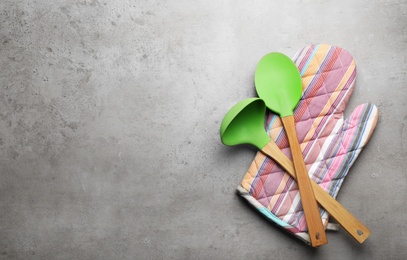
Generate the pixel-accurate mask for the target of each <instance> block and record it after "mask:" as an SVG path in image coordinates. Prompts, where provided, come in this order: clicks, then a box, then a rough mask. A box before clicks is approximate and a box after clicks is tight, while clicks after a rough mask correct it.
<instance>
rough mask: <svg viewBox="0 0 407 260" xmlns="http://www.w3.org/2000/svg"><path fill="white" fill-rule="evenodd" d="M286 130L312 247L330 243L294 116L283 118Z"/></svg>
mask: <svg viewBox="0 0 407 260" xmlns="http://www.w3.org/2000/svg"><path fill="white" fill-rule="evenodd" d="M281 120H282V121H283V125H284V129H285V131H286V133H287V137H288V142H289V143H290V148H291V154H292V156H293V163H294V169H295V172H296V174H297V184H298V189H299V190H300V196H301V202H302V207H303V209H304V215H305V221H306V222H307V226H308V233H309V235H310V240H311V245H312V246H313V247H316V246H320V245H324V244H327V243H328V240H327V237H326V234H325V228H324V225H323V224H322V220H321V213H320V212H319V209H318V204H317V201H316V199H315V195H314V191H313V190H312V186H311V181H310V179H309V176H308V171H307V168H306V167H305V163H304V158H303V157H302V151H301V148H300V145H299V143H298V138H297V132H296V130H295V124H294V116H292V115H291V116H286V117H282V118H281Z"/></svg>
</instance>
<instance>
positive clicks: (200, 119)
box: [0, 0, 407, 259]
mask: <svg viewBox="0 0 407 260" xmlns="http://www.w3.org/2000/svg"><path fill="white" fill-rule="evenodd" d="M310 43H328V44H334V45H338V46H341V47H343V48H345V49H347V50H348V51H349V52H350V53H351V54H352V55H353V56H354V57H355V59H356V61H357V64H358V76H357V86H356V89H355V92H354V95H353V96H352V98H351V102H350V104H349V106H348V110H347V112H346V113H347V114H350V111H351V110H352V109H353V108H354V107H356V105H358V104H360V103H363V102H373V103H375V104H376V105H377V106H378V107H379V112H380V119H379V123H378V126H377V128H376V131H375V133H374V135H373V137H372V139H371V141H370V143H369V145H368V146H367V147H366V149H365V150H364V151H363V152H362V154H361V156H360V157H359V159H358V160H357V162H356V163H355V165H354V166H353V168H352V169H351V172H350V174H349V176H348V178H347V179H346V181H345V183H344V185H343V188H342V190H341V192H340V194H339V197H338V200H339V201H340V202H341V203H342V204H343V205H345V206H346V207H347V208H348V209H349V210H350V211H351V212H352V213H353V214H354V215H356V216H357V217H358V218H360V219H361V220H362V222H364V223H365V224H366V225H367V226H368V227H369V228H370V229H371V230H372V235H371V237H370V238H369V239H368V240H367V241H366V242H365V243H364V244H362V245H359V244H358V243H356V242H355V241H354V240H353V239H352V238H351V237H350V236H349V235H347V233H346V232H345V231H344V230H340V231H339V232H337V233H329V234H328V238H329V244H328V245H326V246H323V247H321V248H319V249H312V248H310V247H308V246H306V245H304V244H302V242H300V241H298V240H296V239H294V238H292V237H291V236H289V235H287V234H285V233H283V232H282V231H280V230H279V229H278V228H277V227H276V226H274V225H273V224H271V223H269V222H267V221H266V220H264V219H263V218H262V217H261V216H260V215H258V214H257V213H256V212H255V211H254V210H252V209H251V208H250V207H249V206H248V205H247V204H246V203H245V202H244V201H243V200H241V199H240V198H239V197H238V196H237V195H236V194H235V187H236V186H237V185H238V184H239V183H240V181H241V179H242V177H243V175H244V173H245V172H246V170H247V168H248V166H249V164H250V162H251V161H252V159H253V157H254V154H255V151H254V150H253V149H248V148H247V147H233V148H230V147H225V146H223V145H222V144H221V142H220V139H219V125H220V122H221V120H222V118H223V116H224V114H225V113H226V111H227V110H228V109H229V108H230V107H231V106H233V105H234V104H235V103H236V102H237V101H239V100H242V99H244V98H247V97H252V96H255V91H254V87H253V75H254V68H255V66H256V63H257V62H258V60H259V59H260V58H261V57H262V56H263V55H264V54H266V53H268V52H271V51H280V52H284V53H285V54H287V55H289V56H293V55H294V54H295V52H296V51H298V50H299V49H300V48H302V47H303V46H305V45H307V44H310ZM406 64H407V1H405V0H404V1H390V0H387V1H386V0H382V1H367V0H365V1H353V0H343V1H307V0H304V1H289V3H287V1H270V0H267V1H266V0H260V1H241V0H234V1H232V0H229V1H201V0H196V1H186V0H180V1H158V0H156V1H141V0H118V1H97V0H52V1H51V0H37V1H35V0H25V1H23V0H1V1H0V77H1V78H0V86H1V90H0V259H405V258H406V255H407V224H406V219H407V213H406V199H407V189H406V188H407V184H406V183H407V179H406V176H407V175H406V173H405V171H406V168H407V162H406V158H407V140H406V139H407V128H406V124H407V109H406V103H407V91H406V82H407V75H406V72H407V69H406Z"/></svg>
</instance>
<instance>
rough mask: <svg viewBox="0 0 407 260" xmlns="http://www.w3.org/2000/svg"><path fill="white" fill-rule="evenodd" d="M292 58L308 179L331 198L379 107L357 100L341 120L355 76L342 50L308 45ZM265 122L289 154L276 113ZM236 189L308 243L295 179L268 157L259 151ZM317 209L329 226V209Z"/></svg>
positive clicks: (297, 118) (351, 62)
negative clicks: (296, 72)
mask: <svg viewBox="0 0 407 260" xmlns="http://www.w3.org/2000/svg"><path fill="white" fill-rule="evenodd" d="M293 60H294V62H295V64H296V65H297V67H298V69H299V71H300V74H301V77H302V84H303V96H302V98H301V100H300V102H299V104H298V106H297V107H296V109H295V111H294V117H295V122H296V130H297V134H298V141H299V142H300V146H301V149H302V152H303V157H304V161H305V164H306V166H307V170H308V173H309V176H310V178H311V179H312V180H314V181H315V182H316V183H318V185H319V186H320V187H321V188H323V189H324V190H325V191H327V192H328V193H329V194H330V195H331V196H332V197H334V198H335V197H336V196H337V194H338V191H339V189H340V187H341V185H342V183H343V180H344V178H345V176H346V175H347V173H348V171H349V168H350V167H351V166H352V164H353V163H354V162H355V160H356V158H357V156H358V155H359V153H360V152H361V150H362V148H363V147H364V146H365V145H366V143H367V141H368V140H369V138H370V136H371V134H372V132H373V130H374V128H375V126H376V122H377V118H378V111H377V107H376V106H375V105H373V104H370V103H365V104H362V105H359V106H358V107H356V108H355V110H354V111H353V112H352V114H351V115H350V116H349V118H347V119H346V120H344V118H343V111H344V109H345V107H346V104H347V103H348V101H349V98H350V96H351V94H352V91H353V88H354V86H355V78H356V65H355V61H354V59H353V57H352V56H351V55H350V54H349V52H347V51H346V50H344V49H342V48H340V47H337V46H331V45H310V46H307V47H305V48H303V49H302V50H301V51H300V52H298V53H297V54H296V55H295V57H294V59H293ZM265 127H266V130H267V132H268V133H269V135H270V137H271V138H272V139H273V140H275V141H276V143H277V145H278V146H279V147H280V149H281V150H282V151H283V152H284V154H286V155H287V156H288V157H289V158H290V159H291V153H290V148H289V144H288V139H287V136H286V134H285V132H284V130H283V126H282V123H281V120H280V118H279V117H278V116H276V115H275V114H273V113H271V112H270V113H269V115H268V116H267V120H266V125H265ZM237 191H238V193H239V194H240V195H241V196H243V197H244V198H246V199H247V200H248V201H249V203H251V204H252V205H253V206H255V207H256V208H257V209H258V210H259V211H260V212H261V213H262V214H263V215H264V216H265V217H266V218H268V219H269V220H271V221H273V222H275V223H276V224H278V225H279V226H281V227H282V228H284V229H285V230H287V231H288V232H290V233H292V234H293V235H295V236H296V237H298V238H300V239H301V240H303V241H304V242H306V243H307V244H309V242H310V239H309V235H308V233H307V225H306V222H305V217H304V212H303V210H302V204H301V198H300V194H299V190H298V186H297V183H296V181H295V180H294V179H293V178H291V177H290V176H289V175H288V174H287V173H285V172H284V170H283V169H282V168H281V167H280V166H279V165H277V164H276V163H275V162H274V161H273V160H272V159H270V158H269V157H267V156H265V155H264V154H263V153H261V152H258V153H257V154H256V156H255V158H254V160H253V162H252V164H251V165H250V167H249V170H248V171H247V173H246V175H245V176H244V178H243V181H242V182H241V184H240V185H239V186H238V187H237ZM320 210H321V218H322V221H323V224H324V226H325V227H327V225H328V214H327V213H326V212H325V211H324V210H323V209H321V208H320Z"/></svg>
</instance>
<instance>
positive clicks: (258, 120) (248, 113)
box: [220, 98, 270, 150]
mask: <svg viewBox="0 0 407 260" xmlns="http://www.w3.org/2000/svg"><path fill="white" fill-rule="evenodd" d="M265 113H266V105H265V103H264V101H263V100H262V99H260V98H248V99H245V100H242V101H240V102H239V103H237V104H236V105H235V106H233V107H232V108H231V109H230V110H229V111H228V112H227V113H226V115H225V117H224V118H223V120H222V123H221V126H220V138H221V140H222V143H223V144H225V145H228V146H233V145H238V144H252V145H254V146H255V147H257V148H258V149H260V150H261V149H262V148H263V147H264V146H265V145H266V144H267V143H268V142H269V141H270V137H269V136H268V135H267V133H266V131H265V129H264V119H265Z"/></svg>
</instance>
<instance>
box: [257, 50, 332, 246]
mask: <svg viewBox="0 0 407 260" xmlns="http://www.w3.org/2000/svg"><path fill="white" fill-rule="evenodd" d="M255 86H256V91H257V94H258V95H259V97H260V98H262V99H263V100H264V102H265V103H266V106H267V107H268V108H269V109H270V110H272V111H274V112H276V113H277V114H279V115H280V117H281V120H282V122H283V125H284V129H285V131H286V133H287V137H288V142H289V144H290V148H291V154H292V157H293V163H294V169H295V172H296V174H297V184H298V188H299V191H300V196H301V202H302V206H303V209H304V214H305V220H306V222H307V226H308V232H309V235H310V240H311V245H312V246H314V247H316V246H320V245H323V244H327V243H328V240H327V238H326V234H325V228H324V226H323V224H322V220H321V215H320V212H319V209H318V205H317V201H316V199H315V195H314V192H313V190H312V186H311V180H310V179H309V176H308V172H307V168H306V167H305V163H304V158H303V157H302V151H301V148H300V145H299V143H298V138H297V133H296V129H295V123H294V115H293V110H294V108H295V107H296V106H297V104H298V102H299V101H300V98H301V95H302V81H301V76H300V73H299V71H298V69H297V66H296V65H295V64H294V62H293V61H292V60H291V59H290V58H288V57H287V56H285V55H284V54H282V53H277V52H273V53H269V54H267V55H265V56H264V57H263V58H262V59H261V60H260V61H259V63H258V65H257V67H256V73H255Z"/></svg>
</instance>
